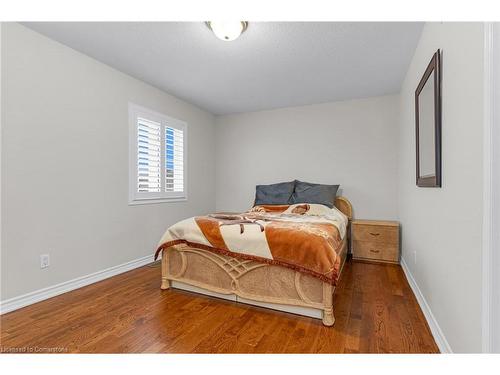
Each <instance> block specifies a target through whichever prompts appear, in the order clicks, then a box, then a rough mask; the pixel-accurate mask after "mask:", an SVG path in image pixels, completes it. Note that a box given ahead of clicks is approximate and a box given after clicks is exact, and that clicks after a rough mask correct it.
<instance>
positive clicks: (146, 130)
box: [137, 118, 161, 193]
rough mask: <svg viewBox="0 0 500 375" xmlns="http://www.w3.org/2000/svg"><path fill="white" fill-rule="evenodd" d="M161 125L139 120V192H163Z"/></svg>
mask: <svg viewBox="0 0 500 375" xmlns="http://www.w3.org/2000/svg"><path fill="white" fill-rule="evenodd" d="M160 131H161V125H160V124H159V123H157V122H153V121H149V120H146V119H143V118H138V119H137V191H138V192H140V193H141V192H146V193H147V192H150V193H152V192H156V193H159V192H160V191H161V164H160V163H161V134H160Z"/></svg>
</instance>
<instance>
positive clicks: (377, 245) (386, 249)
mask: <svg viewBox="0 0 500 375" xmlns="http://www.w3.org/2000/svg"><path fill="white" fill-rule="evenodd" d="M352 256H353V257H354V258H359V259H372V260H381V261H384V262H394V263H397V262H398V261H399V246H398V243H397V240H396V242H395V243H384V242H374V241H356V240H354V241H353V242H352Z"/></svg>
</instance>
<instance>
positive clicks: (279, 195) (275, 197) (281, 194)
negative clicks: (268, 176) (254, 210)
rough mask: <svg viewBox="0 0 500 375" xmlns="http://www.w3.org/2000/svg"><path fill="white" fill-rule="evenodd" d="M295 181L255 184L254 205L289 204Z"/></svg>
mask: <svg viewBox="0 0 500 375" xmlns="http://www.w3.org/2000/svg"><path fill="white" fill-rule="evenodd" d="M294 187H295V182H294V181H290V182H280V183H278V184H272V185H257V186H256V188H255V203H254V205H255V206H257V205H262V204H290V203H291V200H292V194H293V188H294Z"/></svg>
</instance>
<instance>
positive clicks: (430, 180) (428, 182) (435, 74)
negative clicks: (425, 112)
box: [415, 50, 441, 187]
mask: <svg viewBox="0 0 500 375" xmlns="http://www.w3.org/2000/svg"><path fill="white" fill-rule="evenodd" d="M430 77H431V78H432V79H433V80H434V148H435V151H434V152H435V153H434V157H435V169H434V172H435V174H434V175H430V176H421V174H420V142H419V95H420V93H421V91H422V90H423V88H424V87H425V84H426V83H427V81H428V79H429V78H430ZM415 134H416V161H417V169H416V172H417V186H420V187H441V53H440V50H437V52H436V53H435V54H434V55H433V56H432V59H431V61H430V63H429V65H428V66H427V69H426V70H425V73H424V75H423V77H422V79H421V80H420V83H419V84H418V87H417V89H416V90H415Z"/></svg>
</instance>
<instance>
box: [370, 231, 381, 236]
mask: <svg viewBox="0 0 500 375" xmlns="http://www.w3.org/2000/svg"><path fill="white" fill-rule="evenodd" d="M370 234H371V235H372V236H380V233H372V232H370Z"/></svg>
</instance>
